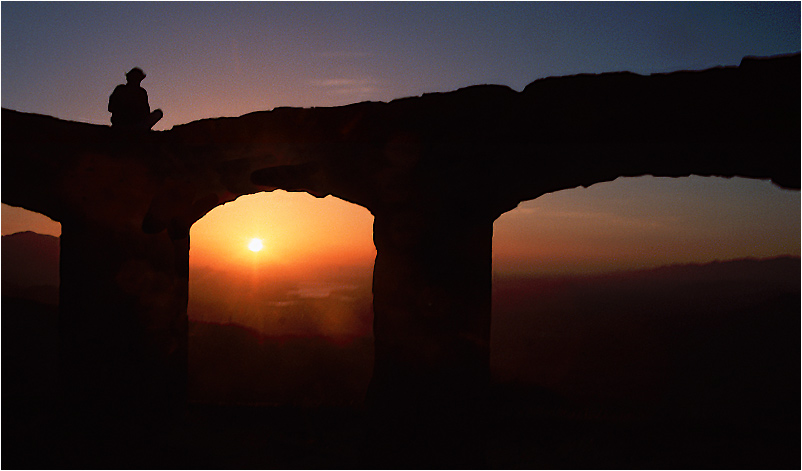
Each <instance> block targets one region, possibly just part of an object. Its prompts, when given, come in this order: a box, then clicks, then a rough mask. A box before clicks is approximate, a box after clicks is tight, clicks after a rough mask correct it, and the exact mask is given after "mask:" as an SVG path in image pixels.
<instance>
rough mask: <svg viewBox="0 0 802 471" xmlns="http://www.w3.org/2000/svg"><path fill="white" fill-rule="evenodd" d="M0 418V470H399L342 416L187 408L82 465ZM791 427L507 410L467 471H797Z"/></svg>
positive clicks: (491, 424) (69, 446)
mask: <svg viewBox="0 0 802 471" xmlns="http://www.w3.org/2000/svg"><path fill="white" fill-rule="evenodd" d="M7 414H8V411H4V418H3V421H4V423H3V454H2V467H3V468H4V469H53V468H55V469H64V468H79V469H85V468H105V469H115V468H122V469H142V468H159V469H162V468H164V469H166V468H182V469H246V468H247V469H341V468H347V469H362V468H371V469H375V468H398V467H399V466H401V467H407V466H406V465H399V463H396V462H392V461H382V459H381V457H375V456H372V454H371V450H370V449H369V447H370V441H369V436H368V434H367V432H366V430H367V428H366V424H367V418H366V414H365V412H364V411H361V410H358V409H351V408H315V409H310V408H293V407H246V406H239V407H238V406H227V407H221V406H202V405H193V406H191V407H190V408H189V412H188V418H187V422H186V429H185V431H184V434H183V437H182V434H178V433H176V434H174V435H172V436H173V437H174V439H173V440H172V441H171V442H170V445H169V447H165V446H164V443H151V446H150V447H148V449H147V451H145V450H143V451H145V453H143V454H138V455H136V456H129V455H126V454H125V453H122V454H120V453H117V452H114V453H111V452H110V450H117V449H118V447H117V446H115V444H98V446H100V447H105V448H103V449H98V450H97V453H96V454H94V455H93V457H94V458H97V459H98V461H83V458H82V455H81V453H80V452H78V451H77V450H78V449H79V448H85V447H86V446H87V445H88V444H87V443H86V442H84V441H82V440H81V439H80V437H77V436H75V435H71V434H70V430H69V429H65V430H62V431H61V432H58V430H59V429H58V427H57V426H56V424H55V423H53V422H51V419H52V418H53V416H52V415H50V417H49V418H48V419H45V420H42V421H41V422H38V424H37V425H38V427H37V430H34V429H33V428H31V427H28V428H27V429H23V430H20V429H19V428H16V427H14V426H13V425H14V423H13V422H11V421H7V419H6V415H7ZM8 415H11V416H12V417H13V416H14V415H15V412H13V411H12V412H11V414H8ZM12 420H13V419H12ZM798 425H799V424H798V423H791V421H789V422H788V423H785V424H783V426H782V427H777V424H773V425H771V426H766V427H761V426H759V425H757V426H756V424H740V425H738V424H732V423H726V422H723V421H722V422H709V423H698V422H684V421H672V420H670V419H662V420H650V421H641V420H634V419H633V420H620V419H608V418H603V417H583V416H581V415H576V416H574V417H570V416H557V414H554V413H548V412H542V413H538V412H536V411H527V410H525V408H521V407H516V406H515V404H514V403H510V402H508V403H506V404H505V405H504V406H502V407H496V408H495V411H494V412H493V413H491V414H490V416H489V418H488V427H487V429H486V436H485V438H484V440H485V446H484V452H483V453H481V454H483V455H484V461H483V462H481V461H477V462H476V463H475V467H476V468H491V469H521V468H524V469H543V468H545V469H599V468H601V469H605V468H606V469H611V468H614V469H666V468H668V469H798V468H799V463H800V453H799V450H800V448H799V443H800V442H799V429H798ZM134 440H137V439H134ZM90 446H91V445H90ZM151 453H153V456H152V457H149V456H147V455H148V454H151ZM421 467H423V468H430V467H432V466H427V465H426V464H422V465H421ZM460 467H461V468H462V467H463V466H460ZM469 467H470V466H469Z"/></svg>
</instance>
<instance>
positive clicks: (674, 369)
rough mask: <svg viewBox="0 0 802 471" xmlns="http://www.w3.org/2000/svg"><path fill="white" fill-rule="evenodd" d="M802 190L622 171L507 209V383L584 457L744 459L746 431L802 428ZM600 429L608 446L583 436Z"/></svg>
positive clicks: (502, 281) (500, 299)
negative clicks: (796, 414) (710, 447)
mask: <svg viewBox="0 0 802 471" xmlns="http://www.w3.org/2000/svg"><path fill="white" fill-rule="evenodd" d="M799 198H800V197H799V192H798V191H789V190H783V189H780V188H778V187H777V186H775V185H773V184H771V183H770V182H768V181H760V180H747V179H740V178H734V179H724V178H702V177H689V178H682V179H670V178H654V177H639V178H621V179H618V180H616V181H614V182H608V183H602V184H597V185H593V186H591V187H589V188H579V189H574V190H566V191H563V192H558V193H553V194H548V195H545V196H543V197H541V198H539V199H537V200H533V201H528V202H524V203H522V204H521V205H519V207H518V208H517V209H515V210H513V211H510V212H509V213H506V214H504V215H502V216H501V217H500V218H499V219H498V220H497V221H496V223H495V226H494V229H495V231H494V247H493V251H494V289H493V323H492V335H491V368H492V372H493V377H494V380H495V382H496V387H497V391H500V394H505V395H506V396H504V397H505V400H506V403H508V404H510V407H516V408H517V409H515V410H518V411H529V413H531V414H533V415H534V416H535V417H530V418H529V419H532V420H530V422H531V423H542V420H551V421H553V422H550V423H553V424H554V427H552V429H551V432H553V433H552V435H551V436H550V437H549V438H550V439H552V440H555V442H557V443H559V442H560V440H564V442H565V443H568V442H570V443H571V444H572V447H575V448H576V449H582V450H585V452H586V453H587V454H588V456H590V454H592V453H595V452H603V451H604V449H605V447H607V449H621V450H624V449H630V450H632V449H636V448H637V449H638V450H640V451H638V453H643V454H644V456H645V455H646V454H650V455H649V458H648V459H652V460H653V459H676V456H677V454H678V453H679V454H680V455H681V456H693V450H694V449H695V448H694V447H695V446H696V445H695V444H696V443H701V442H708V443H710V442H715V443H717V444H720V446H721V452H722V453H732V455H731V456H739V455H738V453H739V450H738V446H737V445H736V444H737V443H740V442H738V440H742V439H743V437H745V436H748V437H749V440H754V441H750V443H754V444H756V445H755V446H758V447H767V449H768V448H770V447H772V446H780V445H777V443H782V441H783V440H785V437H784V436H783V434H784V433H786V432H787V433H790V432H792V431H794V430H795V428H796V427H798V424H796V423H793V420H791V419H789V418H788V417H787V415H788V414H786V413H784V412H783V410H786V409H790V408H793V407H796V406H797V404H798V396H799V385H798V381H795V380H793V378H798V369H799V363H798V350H799V337H798V332H799V326H800V319H799V310H800V292H799V286H800V278H799V273H800V261H799V254H800V252H799V249H800V245H799V241H800V213H799V201H800V200H799ZM513 404H514V405H513ZM538 419H540V420H538ZM567 424H570V426H569V425H567ZM561 426H564V427H561ZM599 426H601V427H604V429H605V430H608V431H611V432H610V434H609V437H608V438H609V440H610V441H609V442H605V443H596V444H594V443H590V442H588V441H583V440H584V439H583V438H582V436H583V435H582V433H581V432H578V431H581V430H590V428H591V427H599ZM583 427H585V428H583ZM569 430H572V432H571V433H573V437H571V436H569V433H568V431H569ZM689 430H694V431H695V432H693V433H689V432H688V431H689ZM713 430H715V431H713ZM758 430H762V431H763V432H758ZM616 431H620V432H621V434H620V435H615V433H616ZM502 432H503V431H502ZM516 432H517V433H520V434H525V433H527V432H526V431H525V429H520V430H519V429H516ZM529 432H530V433H532V434H537V433H540V432H538V431H537V430H536V429H535V428H532V429H531V430H529ZM563 432H564V433H563ZM500 433H501V432H500ZM561 433H563V435H560V434H561ZM625 433H629V434H630V435H625ZM761 433H765V434H766V435H761ZM738 434H742V435H740V436H739V435H738ZM591 435H592V434H587V436H588V437H590V436H591ZM522 436H523V435H522ZM634 436H640V437H649V438H648V442H649V443H652V444H655V445H653V446H652V448H649V449H646V450H644V449H643V448H642V447H640V448H638V447H639V445H637V443H635V441H634V440H635V439H634V438H632V437H634ZM627 437H629V438H627ZM669 437H674V438H676V437H682V438H681V439H677V440H674V439H673V438H671V439H670V440H669ZM519 439H520V437H519ZM626 440H629V442H627V441H626ZM616 441H617V442H616ZM665 443H672V445H671V446H672V447H674V448H672V449H671V450H669V448H670V447H669V446H667V445H665ZM613 444H614V446H613ZM622 444H623V445H622ZM627 444H629V445H632V447H630V448H627ZM717 446H719V445H717ZM750 446H751V445H750ZM594 447H599V448H598V449H595V448H594ZM633 447H634V448H633ZM557 448H558V447H557V446H556V445H555V446H554V447H553V448H552V449H550V450H544V453H547V454H548V453H558V452H554V451H552V450H554V449H557ZM572 449H573V448H572ZM725 450H726V451H725ZM661 453H662V455H661ZM549 456H550V457H551V458H553V459H555V460H560V459H562V458H565V459H572V458H571V457H561V456H557V455H553V456H552V455H549ZM655 456H656V457H657V458H655ZM672 457H673V458H672ZM573 459H576V460H580V461H568V462H571V463H576V466H577V467H582V466H583V464H582V463H583V462H582V461H581V459H582V458H581V457H579V455H576V456H575V457H574V458H573ZM622 459H623V457H622ZM627 459H629V457H627ZM555 462H561V463H562V462H563V461H555ZM622 462H623V461H622Z"/></svg>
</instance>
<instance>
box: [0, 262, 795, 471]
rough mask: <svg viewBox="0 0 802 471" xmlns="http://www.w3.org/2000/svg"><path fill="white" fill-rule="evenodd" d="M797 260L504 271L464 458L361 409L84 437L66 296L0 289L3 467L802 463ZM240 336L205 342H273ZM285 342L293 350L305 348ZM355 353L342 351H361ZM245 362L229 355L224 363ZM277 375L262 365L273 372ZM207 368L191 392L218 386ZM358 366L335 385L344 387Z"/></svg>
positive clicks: (289, 410)
mask: <svg viewBox="0 0 802 471" xmlns="http://www.w3.org/2000/svg"><path fill="white" fill-rule="evenodd" d="M799 269H800V265H799V260H798V259H793V260H776V261H772V262H760V263H757V262H748V263H747V262H743V263H737V264H721V265H714V266H708V267H690V268H688V267H685V268H681V269H672V270H669V271H667V270H656V271H653V272H649V273H640V274H638V275H637V276H629V275H627V276H626V277H602V278H598V279H593V280H547V281H539V282H537V283H536V284H532V283H530V282H526V283H523V282H522V281H521V280H497V282H496V285H495V286H496V288H494V289H495V290H496V291H495V296H496V299H497V302H495V304H494V316H495V317H494V323H495V324H494V329H495V330H494V337H493V342H495V344H494V345H495V346H494V347H493V348H494V351H493V355H494V356H493V361H494V362H495V363H494V364H495V366H494V374H495V375H496V378H497V380H496V382H495V383H494V385H493V388H492V393H491V395H490V397H489V399H488V401H487V406H486V408H485V410H484V411H482V412H483V413H484V417H485V424H486V425H485V427H483V428H482V430H483V433H482V434H481V436H480V437H479V440H478V441H476V442H474V443H473V444H472V445H471V446H470V449H467V450H465V453H466V455H468V454H470V455H471V456H472V457H474V459H473V461H470V462H469V463H468V464H467V465H466V464H465V462H464V461H462V462H460V461H458V460H457V459H456V458H460V456H457V457H456V458H455V460H454V462H453V463H455V464H453V465H451V464H450V463H451V462H450V461H448V460H445V461H442V462H433V461H427V458H426V456H423V455H416V454H415V452H414V450H411V451H410V452H409V453H408V454H407V455H406V456H403V458H405V459H406V461H399V460H398V457H397V456H396V457H390V456H388V455H384V454H382V453H380V452H377V449H376V446H375V445H376V424H375V423H373V422H371V420H370V414H369V413H368V412H367V411H366V410H365V409H364V408H362V407H361V406H359V405H352V406H333V405H324V406H317V407H311V406H309V405H307V406H300V405H294V406H293V405H282V406H245V405H230V404H229V405H212V404H211V403H209V402H206V403H201V402H193V403H190V404H189V405H188V407H187V409H186V412H185V420H184V421H183V424H182V425H181V426H179V427H177V428H169V427H166V426H164V425H157V424H146V425H145V426H144V427H142V428H139V429H138V430H131V429H122V428H119V427H118V428H114V429H111V430H98V431H95V432H96V433H95V436H94V437H93V438H89V437H87V436H86V435H85V433H82V432H80V431H79V430H78V428H77V427H75V426H74V425H75V424H74V423H71V421H70V420H64V417H65V413H64V411H62V410H60V408H59V406H58V395H57V393H56V392H57V391H58V384H57V380H56V378H57V377H58V372H57V357H58V335H57V329H56V321H55V320H56V316H57V306H56V304H55V303H53V302H52V300H51V302H50V303H41V302H34V301H31V300H30V299H28V300H26V299H23V298H18V297H10V296H8V295H7V294H8V292H9V291H6V290H5V288H4V293H3V294H4V296H3V301H2V345H3V356H2V409H1V410H0V415H1V417H2V455H0V467H2V468H3V469H54V468H55V469H69V468H73V469H88V468H102V469H120V468H122V469H147V468H157V469H169V468H181V469H243V468H249V469H338V468H347V469H360V468H370V469H376V468H399V467H402V468H407V467H420V468H438V467H446V468H449V467H451V468H453V467H458V468H491V469H494V468H499V469H521V468H524V469H539V468H546V469H689V468H690V469H799V467H800V457H801V456H802V453H801V451H802V447H800V438H801V437H800V377H801V375H800V329H801V328H802V324H801V323H800V308H801V307H802V305H801V303H800V294H799V286H800V280H799ZM677 270H681V271H683V273H682V276H680V277H677V276H675V275H676V273H675V272H676V271H677ZM700 270H702V271H700ZM711 270H712V271H715V272H716V273H712V274H711ZM685 271H687V273H685ZM718 272H721V273H718ZM669 275H670V276H669ZM713 275H715V276H713ZM34 297H36V298H37V299H42V298H43V297H42V296H40V295H37V296H34ZM45 298H46V296H45ZM231 330H232V329H231V328H229V329H227V330H226V329H222V328H221V329H217V330H214V329H212V330H210V331H209V332H210V333H209V335H214V336H217V337H210V338H209V339H208V340H209V344H212V343H213V344H215V345H237V346H239V347H238V348H240V349H242V350H243V351H245V352H246V353H247V354H248V355H247V356H254V355H257V354H259V352H262V350H260V349H259V348H257V347H256V346H255V345H256V344H254V345H250V344H247V342H246V340H243V339H246V338H248V337H247V336H241V335H233V334H231V333H228V334H225V336H224V337H220V338H218V337H219V336H220V335H222V334H221V332H229V331H231ZM221 339H222V340H221ZM232 339H233V340H236V341H235V342H234V341H233V340H232ZM212 340H214V342H212ZM223 340H225V341H223ZM254 342H255V341H254ZM199 345H201V344H199ZM287 345H289V344H285V347H283V350H281V351H282V352H285V351H289V350H291V348H294V349H298V348H300V347H298V346H297V345H296V346H292V347H290V346H287ZM299 345H300V344H299ZM354 345H357V346H358V345H361V344H354ZM246 347H247V348H246ZM261 348H263V349H267V351H269V352H272V351H273V350H270V349H275V348H277V347H275V345H272V344H265V345H264V346H263V347H261ZM309 348H311V347H309ZM315 348H322V347H319V346H316V347H315ZM353 348H357V347H353ZM358 348H363V347H358ZM237 351H239V350H236V349H234V348H233V347H231V348H229V347H227V350H225V352H228V353H223V352H224V350H218V353H216V355H233V354H234V352H237ZM292 351H294V350H292ZM315 351H317V350H315ZM325 352H328V353H326V355H328V356H331V355H334V354H335V353H336V350H331V349H330V350H326V351H325ZM325 352H324V353H325ZM348 352H350V353H348ZM274 353H275V352H274ZM346 353H348V354H347V355H345V354H343V355H345V356H344V357H343V358H346V359H347V361H345V362H346V363H349V362H352V361H353V358H356V357H355V355H354V354H353V352H351V351H350V350H348V351H346ZM315 355H317V353H315V354H314V355H313V354H312V353H309V354H308V355H307V356H308V357H309V358H312V359H315V358H318V357H317V356H315ZM227 361H228V360H227ZM329 361H330V362H333V361H334V360H332V359H329ZM238 363H241V359H239V357H237V358H234V357H231V359H230V362H229V363H228V364H238ZM312 363H315V364H317V362H312ZM293 364H295V365H297V364H303V363H298V362H295V363H293ZM349 364H350V363H349ZM254 365H255V366H253V367H252V368H251V367H250V366H249V367H248V368H245V367H244V366H243V367H242V368H241V369H237V370H234V371H235V372H236V373H237V375H236V376H237V377H246V378H249V377H258V374H259V372H262V373H261V374H264V371H265V370H266V369H269V368H271V365H272V363H270V362H261V363H255V364H254ZM512 366H515V368H512ZM333 368H334V367H333V366H328V367H327V368H326V369H327V370H332V369H333ZM224 369H228V370H230V369H231V368H230V367H226V368H222V367H221V371H222V370H224ZM363 369H365V368H363ZM208 371H216V370H208ZM276 371H281V370H275V371H273V373H274V375H267V376H268V377H269V378H271V379H272V381H273V382H276V381H277V379H276V378H277V376H275V373H276ZM314 371H317V370H314ZM359 371H362V370H359ZM368 371H369V370H368ZM309 374H311V373H309ZM316 375H317V376H320V378H323V379H324V380H325V381H323V382H319V383H320V384H322V385H324V386H325V387H323V389H322V391H323V392H324V393H326V394H324V395H323V396H321V395H319V394H318V392H315V391H311V390H307V393H306V394H307V396H308V397H307V399H309V400H315V401H317V400H319V398H320V397H324V396H327V395H330V394H328V393H332V392H333V391H332V389H331V388H333V387H334V385H335V381H334V380H335V379H337V378H339V380H341V381H343V380H344V378H345V376H344V375H342V374H337V375H334V376H335V377H334V378H332V377H330V376H331V375H323V374H322V373H320V374H318V373H316ZM313 376H314V375H313ZM212 377H214V378H217V379H215V381H218V382H219V381H221V380H220V378H218V377H217V376H214V375H211V376H210V377H209V378H212ZM279 377H280V376H279ZM204 378H205V377H201V378H199V379H197V381H196V383H197V384H196V387H200V386H204V385H206V382H211V379H209V378H206V379H204ZM320 378H318V379H320ZM360 378H361V376H359V378H356V379H351V380H349V381H350V383H349V384H348V385H344V386H342V387H341V388H340V389H341V391H340V392H339V393H338V394H340V396H341V397H349V395H350V394H352V392H353V390H354V388H353V384H364V381H362V379H360ZM201 380H203V381H201ZM204 381H206V382H204ZM351 383H352V384H351ZM210 384H211V383H210ZM220 384H225V385H227V386H226V387H227V388H229V389H230V390H231V393H230V394H231V397H248V396H244V395H243V394H245V393H246V392H247V391H244V390H243V391H239V390H237V389H236V388H234V389H231V388H232V387H233V386H237V385H239V386H237V387H240V388H244V387H245V386H249V387H254V384H256V385H257V386H258V384H259V383H254V384H251V383H247V384H246V383H235V382H231V381H228V382H225V383H220ZM346 386H347V387H346ZM204 387H205V388H206V390H208V389H209V387H208V386H204ZM307 389H308V388H307ZM327 391H328V393H327ZM279 392H282V393H284V392H286V391H284V390H281V391H279ZM313 392H314V393H313ZM195 394H196V396H197V395H198V393H195ZM288 394H289V393H288ZM237 395H239V396H237ZM218 397H222V396H218ZM282 397H283V396H282ZM338 397H339V396H338ZM218 404H219V403H218ZM353 404H358V402H355V403H353ZM390 426H391V424H379V427H390ZM409 435H411V436H414V435H416V432H415V430H410V431H409ZM98 437H100V438H98ZM413 438H414V437H413ZM461 451H462V450H461V449H459V448H457V451H456V453H461ZM462 457H463V458H464V456H462ZM410 463H412V465H410ZM457 463H459V464H457Z"/></svg>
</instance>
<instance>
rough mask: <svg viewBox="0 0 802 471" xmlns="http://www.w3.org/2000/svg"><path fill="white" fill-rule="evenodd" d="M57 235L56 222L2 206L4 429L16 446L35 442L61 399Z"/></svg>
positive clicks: (38, 215)
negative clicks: (38, 432)
mask: <svg viewBox="0 0 802 471" xmlns="http://www.w3.org/2000/svg"><path fill="white" fill-rule="evenodd" d="M60 235H61V224H59V223H58V222H55V221H53V220H52V219H50V218H48V217H46V216H44V215H42V214H39V213H35V212H33V211H28V210H25V209H22V208H17V207H13V206H8V205H6V204H3V205H2V244H1V245H0V246H1V247H2V285H3V286H2V317H3V351H4V352H5V353H6V355H5V356H4V359H3V381H4V383H3V406H4V407H3V411H4V415H3V427H4V429H5V430H6V431H7V432H8V433H9V434H10V435H12V436H14V437H15V439H18V440H20V442H19V443H26V441H28V440H35V439H37V438H38V437H37V436H36V433H34V431H35V430H36V427H35V424H38V423H43V421H45V420H48V419H49V417H51V416H50V414H52V412H53V410H54V408H55V406H56V404H57V401H58V399H59V398H58V396H57V391H58V362H59V353H58V345H59V336H58V294H59V292H58V291H59V236H60ZM32 434H33V436H32Z"/></svg>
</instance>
